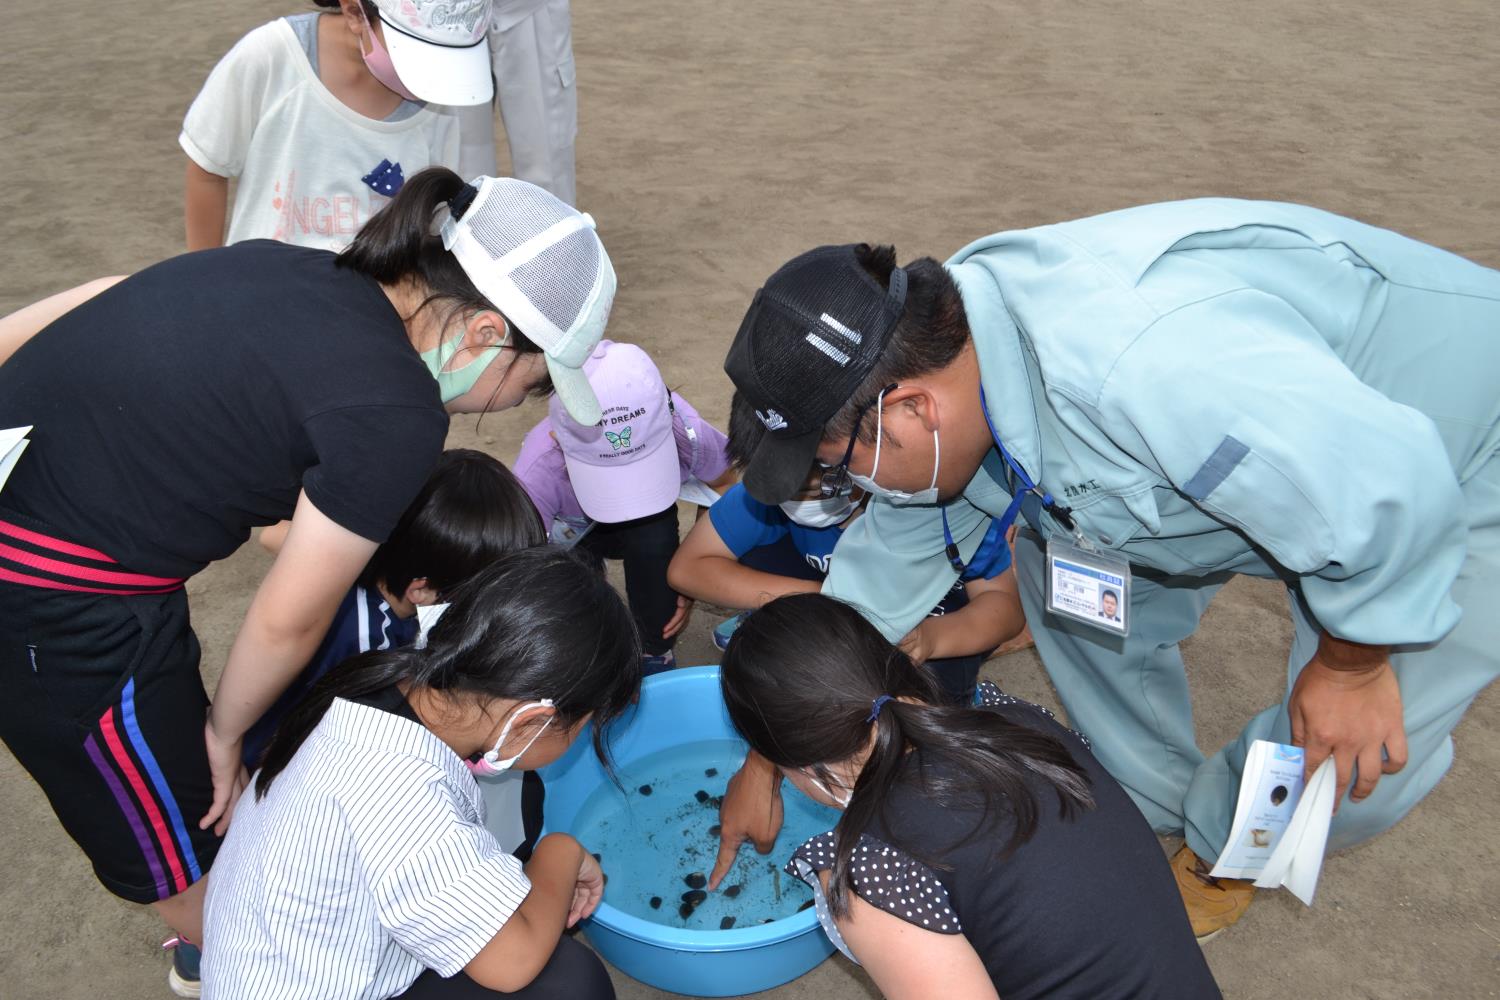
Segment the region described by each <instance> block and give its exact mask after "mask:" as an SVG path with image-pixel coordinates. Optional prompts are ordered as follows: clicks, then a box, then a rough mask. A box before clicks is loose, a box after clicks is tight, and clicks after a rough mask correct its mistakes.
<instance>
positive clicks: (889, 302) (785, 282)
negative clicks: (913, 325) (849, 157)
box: [724, 243, 906, 503]
mask: <svg viewBox="0 0 1500 1000" xmlns="http://www.w3.org/2000/svg"><path fill="white" fill-rule="evenodd" d="M905 306H906V272H905V271H903V270H901V269H900V268H899V267H898V268H896V269H895V270H894V271H892V272H891V285H890V288H884V287H882V286H881V284H880V283H879V282H878V281H876V280H875V279H874V278H873V277H872V276H871V275H870V273H869V272H868V271H866V270H865V269H864V268H863V267H861V266H860V263H859V259H858V258H857V257H856V256H855V244H852V243H851V244H845V245H843V246H825V247H818V248H817V249H816V250H809V251H808V252H807V253H804V254H802V255H800V256H798V257H794V258H792V259H791V260H790V261H788V262H787V263H786V264H784V265H782V267H781V268H780V270H778V271H777V272H776V273H775V274H773V275H771V277H770V278H769V279H767V280H766V284H765V287H763V288H762V289H761V290H760V291H758V292H756V293H755V299H754V301H752V302H751V303H750V309H749V311H748V312H746V313H745V319H744V321H743V322H742V323H741V324H740V330H739V333H738V334H736V335H735V338H734V343H733V344H732V345H730V348H729V356H728V357H727V358H725V359H724V371H725V372H726V373H727V374H728V375H729V378H730V380H731V381H733V382H734V385H735V388H736V389H738V390H739V393H740V396H741V397H742V398H743V399H745V400H746V401H748V402H749V403H750V404H751V405H752V406H754V407H755V415H756V416H757V417H759V418H760V422H761V424H762V425H764V427H765V430H766V433H765V434H764V435H763V436H762V438H761V440H760V441H759V443H758V444H755V445H754V446H753V449H751V448H746V449H744V450H743V451H744V453H746V454H749V456H750V461H749V464H748V466H747V467H746V469H745V488H746V489H747V490H749V491H750V495H751V496H753V497H755V499H757V500H759V501H761V502H762V503H781V502H782V501H784V500H789V499H791V497H792V496H793V494H795V493H796V492H797V490H798V489H799V488H800V487H801V485H802V483H803V481H804V480H806V478H807V474H808V471H809V470H810V469H811V468H812V465H813V461H814V459H815V455H816V452H817V450H818V444H819V442H820V441H821V440H822V437H823V427H824V425H826V424H827V423H828V421H829V420H830V419H832V417H833V416H834V414H836V413H838V412H839V410H840V409H841V408H842V407H843V406H844V404H845V403H847V402H849V400H850V398H851V397H852V396H853V395H854V393H855V391H856V390H857V389H858V388H859V387H860V385H862V384H863V383H864V381H865V378H866V377H867V376H868V375H869V374H870V371H871V369H873V368H874V367H875V362H876V361H877V360H878V359H879V358H880V355H881V353H882V352H883V351H884V350H885V346H886V343H887V342H888V341H889V339H890V335H891V330H892V328H894V327H895V325H896V321H897V320H899V319H900V318H901V312H902V310H903V309H904V308H905Z"/></svg>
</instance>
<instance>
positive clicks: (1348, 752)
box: [1287, 635, 1406, 813]
mask: <svg viewBox="0 0 1500 1000" xmlns="http://www.w3.org/2000/svg"><path fill="white" fill-rule="evenodd" d="M1388 652H1389V651H1388V649H1387V648H1386V647H1381V646H1362V645H1360V644H1358V643H1351V642H1345V641H1344V640H1342V639H1335V638H1333V637H1332V636H1329V635H1324V636H1323V637H1322V639H1321V640H1319V642H1318V651H1317V653H1315V654H1314V655H1313V658H1312V659H1311V660H1309V661H1308V663H1307V666H1305V667H1303V668H1302V673H1301V674H1299V675H1298V677H1297V683H1296V684H1294V685H1293V686H1292V696H1291V698H1290V700H1289V701H1288V702H1287V714H1288V715H1289V716H1290V717H1291V724H1292V742H1293V743H1295V744H1296V745H1297V746H1300V747H1303V748H1304V749H1305V750H1306V758H1305V764H1304V774H1305V775H1306V776H1307V777H1309V778H1310V777H1311V776H1312V774H1313V772H1314V771H1316V770H1317V769H1318V765H1319V764H1322V763H1323V761H1324V759H1326V758H1327V757H1329V756H1330V755H1331V756H1332V757H1333V759H1334V767H1335V768H1336V770H1337V773H1338V797H1337V798H1336V799H1335V801H1334V812H1335V813H1336V812H1338V803H1339V802H1341V801H1342V800H1343V797H1344V792H1345V790H1346V789H1349V782H1350V780H1351V779H1352V778H1353V776H1354V771H1355V768H1356V766H1357V767H1358V770H1359V780H1358V781H1356V782H1355V783H1354V788H1353V789H1352V790H1351V791H1350V793H1349V797H1350V799H1352V800H1353V801H1355V802H1358V801H1359V800H1361V799H1363V798H1366V797H1368V796H1369V794H1370V793H1371V792H1373V791H1374V790H1375V784H1376V782H1378V781H1379V780H1380V776H1381V774H1395V773H1396V772H1397V771H1399V770H1401V769H1402V768H1403V767H1405V766H1406V729H1405V727H1404V725H1403V724H1402V717H1401V687H1400V685H1399V684H1398V683H1397V681H1396V673H1395V671H1394V670H1392V669H1391V663H1390V660H1389V658H1388ZM1382 750H1384V754H1382V752H1381V751H1382Z"/></svg>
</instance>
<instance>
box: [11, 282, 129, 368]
mask: <svg viewBox="0 0 1500 1000" xmlns="http://www.w3.org/2000/svg"><path fill="white" fill-rule="evenodd" d="M124 280H125V275H123V274H117V275H114V276H113V277H109V278H95V279H94V280H93V281H90V282H88V283H87V284H84V285H79V286H78V287H77V288H70V289H68V290H67V291H66V292H58V293H57V294H56V295H50V296H48V297H47V298H45V299H42V300H41V301H40V302H33V303H32V304H31V305H29V306H25V307H24V308H21V309H17V310H16V311H15V312H13V313H11V314H10V315H9V316H6V317H5V318H4V319H0V365H3V364H5V362H7V361H9V360H10V356H11V355H12V354H14V353H16V351H18V350H20V349H21V345H22V344H24V343H26V341H28V340H30V339H31V338H32V337H34V336H36V334H37V332H38V331H40V330H41V329H42V327H44V326H46V325H47V324H49V323H51V322H52V321H53V320H55V319H57V318H58V317H59V316H61V315H63V314H64V313H67V312H71V311H72V310H73V309H75V308H77V307H78V306H80V305H82V304H83V303H85V302H87V301H88V300H89V299H91V298H93V297H94V296H95V295H98V294H99V293H100V292H102V291H104V290H105V289H106V288H109V287H110V286H112V285H116V284H119V283H120V282H122V281H124Z"/></svg>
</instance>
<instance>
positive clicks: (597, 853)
mask: <svg viewBox="0 0 1500 1000" xmlns="http://www.w3.org/2000/svg"><path fill="white" fill-rule="evenodd" d="M593 853H594V860H595V861H603V860H604V858H603V856H601V855H600V854H599V852H598V851H595V852H593Z"/></svg>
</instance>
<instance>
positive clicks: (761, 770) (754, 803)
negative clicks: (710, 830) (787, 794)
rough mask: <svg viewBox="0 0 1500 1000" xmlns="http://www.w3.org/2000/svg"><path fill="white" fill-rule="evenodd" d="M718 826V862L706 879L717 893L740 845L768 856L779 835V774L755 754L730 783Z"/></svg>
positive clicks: (732, 864) (767, 762)
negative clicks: (752, 845) (751, 847)
mask: <svg viewBox="0 0 1500 1000" xmlns="http://www.w3.org/2000/svg"><path fill="white" fill-rule="evenodd" d="M719 826H720V830H719V858H718V860H717V861H715V862H714V870H713V874H711V875H709V877H708V887H709V888H710V889H717V888H718V887H719V883H720V882H722V881H723V880H724V876H725V875H728V874H729V869H731V868H733V867H734V859H735V858H736V857H737V856H738V855H739V851H740V845H741V844H743V843H744V842H745V841H747V840H748V841H750V842H751V843H753V844H754V845H755V849H756V850H757V851H759V852H760V853H762V854H770V853H771V848H772V847H774V846H776V835H777V834H778V833H780V832H781V772H780V771H779V770H778V769H777V767H776V765H775V764H772V763H771V762H770V761H768V760H766V759H765V758H764V757H762V756H761V755H760V754H758V753H756V752H755V751H754V750H752V751H750V753H749V755H748V756H746V757H745V763H744V764H743V765H742V766H741V767H740V769H739V770H738V771H736V772H735V775H734V777H732V778H730V779H729V788H728V789H727V790H726V791H725V792H724V804H723V805H721V806H719Z"/></svg>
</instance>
